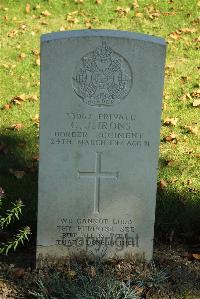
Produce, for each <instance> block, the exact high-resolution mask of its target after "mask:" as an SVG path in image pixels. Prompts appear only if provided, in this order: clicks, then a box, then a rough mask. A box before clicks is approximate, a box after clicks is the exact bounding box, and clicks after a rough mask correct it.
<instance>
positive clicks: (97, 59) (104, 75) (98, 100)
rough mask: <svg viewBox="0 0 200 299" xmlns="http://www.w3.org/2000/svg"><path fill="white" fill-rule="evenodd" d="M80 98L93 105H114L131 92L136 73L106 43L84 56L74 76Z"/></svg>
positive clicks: (74, 84) (74, 83)
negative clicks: (133, 75) (133, 73)
mask: <svg viewBox="0 0 200 299" xmlns="http://www.w3.org/2000/svg"><path fill="white" fill-rule="evenodd" d="M72 80H73V87H74V91H75V93H76V94H77V96H78V97H80V98H81V99H82V101H83V102H85V103H86V104H88V105H90V106H97V107H104V106H112V105H114V104H116V103H119V102H121V100H122V99H124V98H125V97H126V96H127V95H128V93H129V92H130V90H131V87H132V71H131V68H130V66H129V64H128V62H127V61H126V60H125V58H123V57H122V56H121V55H120V54H118V53H116V52H115V51H113V50H112V49H111V48H110V47H109V46H108V45H107V43H106V42H105V41H103V42H102V45H100V46H98V47H97V48H96V49H95V50H94V51H92V52H90V53H88V54H86V55H85V56H83V57H82V58H81V60H80V62H79V64H78V65H77V66H76V68H75V70H74V73H73V78H72Z"/></svg>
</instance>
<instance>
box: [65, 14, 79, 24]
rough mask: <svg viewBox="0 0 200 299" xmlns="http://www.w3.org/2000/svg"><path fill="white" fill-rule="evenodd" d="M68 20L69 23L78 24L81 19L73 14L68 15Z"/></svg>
mask: <svg viewBox="0 0 200 299" xmlns="http://www.w3.org/2000/svg"><path fill="white" fill-rule="evenodd" d="M66 20H67V22H68V23H72V24H78V23H79V20H78V19H77V18H76V17H74V16H71V15H68V17H67V19H66Z"/></svg>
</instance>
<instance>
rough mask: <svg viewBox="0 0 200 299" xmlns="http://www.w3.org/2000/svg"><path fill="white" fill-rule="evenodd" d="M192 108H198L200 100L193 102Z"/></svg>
mask: <svg viewBox="0 0 200 299" xmlns="http://www.w3.org/2000/svg"><path fill="white" fill-rule="evenodd" d="M192 106H193V107H199V106H200V99H199V100H194V102H193V103H192Z"/></svg>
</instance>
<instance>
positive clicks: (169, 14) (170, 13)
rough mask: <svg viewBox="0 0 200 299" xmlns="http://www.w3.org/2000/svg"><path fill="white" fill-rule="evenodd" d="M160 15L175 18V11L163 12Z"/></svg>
mask: <svg viewBox="0 0 200 299" xmlns="http://www.w3.org/2000/svg"><path fill="white" fill-rule="evenodd" d="M162 15H163V16H175V15H176V13H175V11H164V12H162Z"/></svg>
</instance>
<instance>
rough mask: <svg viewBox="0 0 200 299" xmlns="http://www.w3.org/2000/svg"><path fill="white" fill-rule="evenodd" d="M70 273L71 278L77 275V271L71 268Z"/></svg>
mask: <svg viewBox="0 0 200 299" xmlns="http://www.w3.org/2000/svg"><path fill="white" fill-rule="evenodd" d="M68 275H69V277H70V278H74V277H75V276H76V271H74V270H71V269H70V270H69V271H68Z"/></svg>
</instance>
